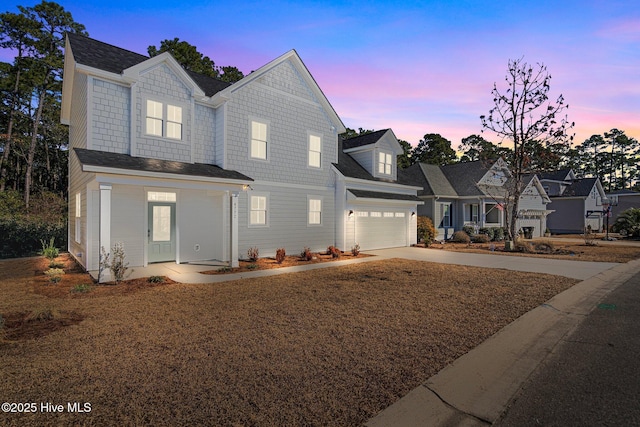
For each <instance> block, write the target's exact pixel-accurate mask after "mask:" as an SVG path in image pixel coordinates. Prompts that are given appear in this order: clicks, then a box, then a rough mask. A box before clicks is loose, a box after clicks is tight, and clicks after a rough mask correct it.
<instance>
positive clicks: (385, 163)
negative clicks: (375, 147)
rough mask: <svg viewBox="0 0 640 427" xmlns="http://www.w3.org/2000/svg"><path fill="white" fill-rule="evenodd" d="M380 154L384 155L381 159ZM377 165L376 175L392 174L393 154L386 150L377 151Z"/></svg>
mask: <svg viewBox="0 0 640 427" xmlns="http://www.w3.org/2000/svg"><path fill="white" fill-rule="evenodd" d="M382 156H384V158H383V159H381V157H382ZM387 160H388V161H387ZM377 165H378V167H377V171H378V175H384V176H393V154H391V153H390V152H388V151H383V150H380V151H378V161H377ZM387 167H388V169H389V172H387ZM380 169H382V170H380Z"/></svg>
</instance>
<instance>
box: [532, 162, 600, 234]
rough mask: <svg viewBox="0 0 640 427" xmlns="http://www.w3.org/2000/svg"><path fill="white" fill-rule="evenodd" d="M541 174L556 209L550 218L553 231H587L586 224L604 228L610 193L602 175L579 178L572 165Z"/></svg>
mask: <svg viewBox="0 0 640 427" xmlns="http://www.w3.org/2000/svg"><path fill="white" fill-rule="evenodd" d="M539 178H540V182H541V183H542V186H543V188H544V189H545V191H546V192H547V194H549V197H550V199H551V204H550V209H553V210H554V213H553V215H551V216H549V220H548V221H547V226H548V227H549V230H550V231H551V232H552V233H554V234H575V233H583V232H584V230H585V228H586V227H591V229H592V230H594V231H601V230H603V227H604V225H605V221H606V219H605V213H604V212H603V210H604V208H603V200H604V199H605V198H606V194H605V192H604V189H603V187H602V184H601V183H600V180H599V179H598V178H578V177H577V176H576V174H575V173H574V172H573V170H571V169H561V170H557V171H553V172H547V173H542V174H539Z"/></svg>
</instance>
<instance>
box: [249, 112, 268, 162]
mask: <svg viewBox="0 0 640 427" xmlns="http://www.w3.org/2000/svg"><path fill="white" fill-rule="evenodd" d="M267 137H268V126H267V124H266V123H263V122H259V121H256V120H252V121H251V146H250V147H249V156H250V157H251V158H252V159H260V160H267V148H268V146H267V144H268V142H267Z"/></svg>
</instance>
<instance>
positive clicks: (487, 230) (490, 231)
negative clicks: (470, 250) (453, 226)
mask: <svg viewBox="0 0 640 427" xmlns="http://www.w3.org/2000/svg"><path fill="white" fill-rule="evenodd" d="M478 234H486V235H487V237H488V238H489V241H491V240H493V234H494V229H493V228H487V227H482V228H481V229H480V230H478Z"/></svg>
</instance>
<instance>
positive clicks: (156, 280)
mask: <svg viewBox="0 0 640 427" xmlns="http://www.w3.org/2000/svg"><path fill="white" fill-rule="evenodd" d="M147 282H149V283H164V277H162V276H151V277H149V278H148V279H147Z"/></svg>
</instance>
